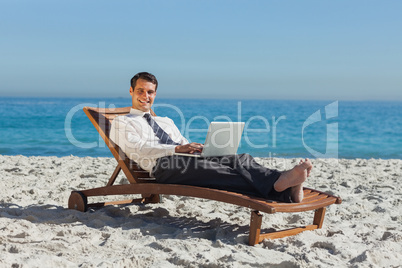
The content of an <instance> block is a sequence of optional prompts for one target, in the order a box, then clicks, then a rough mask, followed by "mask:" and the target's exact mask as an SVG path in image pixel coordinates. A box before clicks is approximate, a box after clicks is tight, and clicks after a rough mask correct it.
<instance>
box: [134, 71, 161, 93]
mask: <svg viewBox="0 0 402 268" xmlns="http://www.w3.org/2000/svg"><path fill="white" fill-rule="evenodd" d="M138 79H144V80H145V81H148V82H151V83H152V84H154V85H155V91H156V90H157V89H158V80H156V77H155V75H153V74H150V73H147V72H141V73H138V74H136V75H134V76H133V78H131V82H130V84H131V87H132V88H133V89H134V88H135V85H136V84H137V80H138Z"/></svg>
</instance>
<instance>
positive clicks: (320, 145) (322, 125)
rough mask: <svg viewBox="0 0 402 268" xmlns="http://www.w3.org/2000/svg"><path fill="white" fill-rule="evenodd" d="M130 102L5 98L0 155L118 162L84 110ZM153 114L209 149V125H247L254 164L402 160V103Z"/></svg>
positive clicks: (261, 105) (177, 107)
mask: <svg viewBox="0 0 402 268" xmlns="http://www.w3.org/2000/svg"><path fill="white" fill-rule="evenodd" d="M84 106H93V107H107V108H112V107H125V106H131V100H130V98H109V99H96V98H93V99H84V98H6V97H1V98H0V112H1V117H0V154H2V155H25V156H59V157H61V156H68V155H74V156H80V157H84V156H91V157H112V155H111V153H110V152H109V150H108V149H107V148H106V147H105V145H104V143H103V141H102V140H100V138H99V135H98V133H97V132H96V130H95V128H94V127H93V125H92V123H91V122H90V121H89V120H88V118H87V117H86V115H85V114H84V112H83V111H82V108H83V107H84ZM154 111H155V113H156V114H157V115H158V116H168V117H170V118H172V119H173V120H174V121H175V123H176V125H177V126H178V128H179V129H180V130H181V132H182V134H183V135H184V136H185V137H186V138H187V139H188V140H189V141H194V142H201V143H202V142H203V141H204V139H205V136H206V132H207V129H208V125H209V122H211V121H242V122H245V123H246V124H245V130H244V133H243V137H242V140H241V143H240V147H239V150H238V152H239V153H249V154H251V155H253V156H255V157H284V158H293V157H297V158H305V157H309V158H322V157H324V158H347V159H353V158H364V159H369V158H382V159H402V102H391V101H387V102H385V101H384V102H380V101H361V102H359V101H336V100H333V101H295V100H291V101H287V100H222V99H163V98H159V99H158V98H157V99H156V100H155V103H154Z"/></svg>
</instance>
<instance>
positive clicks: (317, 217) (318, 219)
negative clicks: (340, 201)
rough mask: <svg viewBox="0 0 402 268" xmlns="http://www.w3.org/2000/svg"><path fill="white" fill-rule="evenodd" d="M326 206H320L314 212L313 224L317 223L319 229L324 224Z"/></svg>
mask: <svg viewBox="0 0 402 268" xmlns="http://www.w3.org/2000/svg"><path fill="white" fill-rule="evenodd" d="M326 210H327V208H326V207H323V208H319V209H317V210H316V211H315V213H314V220H313V225H317V229H321V228H322V224H323V223H324V217H325V211H326Z"/></svg>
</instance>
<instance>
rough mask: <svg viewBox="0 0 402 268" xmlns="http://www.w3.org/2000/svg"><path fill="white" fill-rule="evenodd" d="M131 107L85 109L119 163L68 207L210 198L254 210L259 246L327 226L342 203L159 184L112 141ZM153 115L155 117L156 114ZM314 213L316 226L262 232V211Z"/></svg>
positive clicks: (310, 193)
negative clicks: (113, 128)
mask: <svg viewBox="0 0 402 268" xmlns="http://www.w3.org/2000/svg"><path fill="white" fill-rule="evenodd" d="M130 108H131V107H122V108H113V109H107V108H92V107H84V108H83V110H84V112H85V114H86V115H87V116H88V118H89V119H90V121H91V122H92V124H93V125H94V126H95V128H96V130H97V131H98V132H99V134H100V136H101V137H102V138H103V140H104V141H105V143H106V144H107V146H108V148H109V149H110V151H111V152H112V154H113V156H114V157H115V159H116V160H117V167H116V168H115V170H114V172H113V174H112V176H111V177H110V179H109V181H108V183H107V184H106V186H104V187H99V188H93V189H88V190H81V191H72V192H71V195H70V198H69V201H68V207H69V208H70V209H76V210H79V211H82V212H85V211H87V210H88V208H97V207H98V208H99V207H103V206H106V205H119V204H128V203H159V202H161V195H178V196H190V197H197V198H204V199H210V200H215V201H220V202H225V203H229V204H234V205H238V206H243V207H247V208H250V209H251V218H250V233H249V241H248V243H249V245H255V244H258V243H260V242H262V241H263V240H264V239H275V238H282V237H287V236H291V235H295V234H298V233H300V232H303V231H307V230H314V229H319V228H321V227H322V225H323V221H324V217H325V211H326V207H327V206H329V205H332V204H341V202H342V200H341V198H340V197H337V196H333V195H330V194H327V193H324V192H320V191H317V190H314V189H310V188H304V189H303V191H304V199H303V201H302V202H300V203H282V202H277V201H271V200H266V199H262V198H258V197H254V196H249V195H244V194H239V193H235V192H230V191H223V190H217V189H211V188H204V187H196V186H189V185H176V184H159V183H156V182H155V180H154V179H153V178H151V177H150V175H149V173H148V172H147V171H144V170H143V169H141V168H140V167H139V166H138V165H137V164H136V163H135V162H134V161H132V160H130V159H129V158H128V157H127V156H126V155H125V154H124V153H123V151H122V150H121V149H120V148H119V147H118V146H117V145H116V144H114V143H113V142H112V141H111V140H110V139H109V132H110V123H111V120H113V119H114V117H116V116H119V115H125V114H127V113H129V111H130ZM151 114H152V115H153V116H155V114H154V113H153V111H151ZM120 171H123V172H124V175H125V176H126V178H127V180H128V181H129V183H130V184H120V185H115V181H116V178H117V176H118V175H119V173H120ZM133 194H141V196H142V197H141V198H137V199H129V200H121V201H112V202H101V203H90V204H89V203H88V197H93V196H109V195H133ZM311 210H314V211H315V212H314V218H313V224H311V225H307V226H302V227H297V228H291V229H288V230H283V231H273V232H269V233H265V234H262V233H261V224H262V214H261V212H264V213H268V214H273V213H276V212H289V213H293V212H304V211H311Z"/></svg>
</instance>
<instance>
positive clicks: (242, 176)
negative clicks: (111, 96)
mask: <svg viewBox="0 0 402 268" xmlns="http://www.w3.org/2000/svg"><path fill="white" fill-rule="evenodd" d="M157 88H158V81H157V79H156V77H155V76H154V75H152V74H150V73H146V72H142V73H138V74H136V75H135V76H134V77H133V78H132V79H131V87H130V95H131V98H132V109H131V111H130V113H129V114H128V115H125V116H119V117H116V118H115V119H114V120H113V122H112V127H111V133H110V138H111V140H112V141H113V142H114V143H116V144H117V145H118V146H119V147H120V148H121V149H122V150H123V152H124V153H125V154H126V155H127V156H128V157H129V158H130V159H132V160H133V161H135V162H137V163H138V164H139V165H140V166H141V168H143V169H144V170H147V171H149V172H150V174H151V176H153V177H155V179H156V181H157V182H158V183H171V184H185V185H193V186H200V187H209V188H215V189H220V190H228V191H233V192H238V193H243V194H249V195H254V196H258V197H263V198H267V199H275V200H278V201H284V202H301V201H302V200H303V187H302V184H303V182H304V181H305V180H306V179H307V177H308V176H309V175H310V171H311V169H312V164H311V162H310V160H309V159H305V160H304V161H303V160H301V161H300V163H299V164H298V165H296V166H295V167H293V168H292V169H290V170H288V171H284V172H279V171H277V170H271V169H268V168H265V167H263V166H261V165H259V164H258V163H257V162H256V161H255V160H254V159H253V158H252V157H251V156H250V155H248V154H240V155H230V156H223V157H206V158H199V157H188V156H180V155H174V154H175V153H194V152H199V151H202V148H203V145H202V144H200V143H195V142H192V143H189V142H188V141H187V139H186V138H185V137H183V136H182V135H181V133H180V131H179V130H178V128H177V127H176V125H175V124H174V122H173V121H172V120H171V119H169V118H167V117H159V116H158V117H153V116H151V115H150V111H151V107H152V104H153V102H154V100H155V97H156V91H157Z"/></svg>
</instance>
